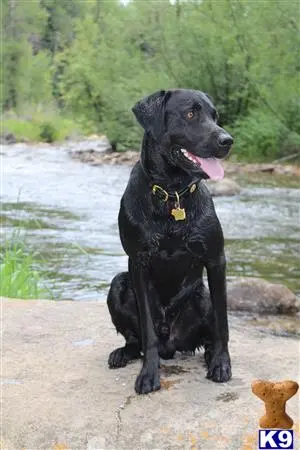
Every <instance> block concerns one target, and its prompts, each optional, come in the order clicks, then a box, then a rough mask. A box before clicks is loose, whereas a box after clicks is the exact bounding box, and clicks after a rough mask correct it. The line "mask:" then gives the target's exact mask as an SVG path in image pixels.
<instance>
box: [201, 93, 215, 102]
mask: <svg viewBox="0 0 300 450" xmlns="http://www.w3.org/2000/svg"><path fill="white" fill-rule="evenodd" d="M203 94H204V95H205V96H206V97H207V98H208V100H210V101H211V102H212V103H213V102H214V101H213V99H212V98H211V96H210V95H208V94H207V93H206V92H203Z"/></svg>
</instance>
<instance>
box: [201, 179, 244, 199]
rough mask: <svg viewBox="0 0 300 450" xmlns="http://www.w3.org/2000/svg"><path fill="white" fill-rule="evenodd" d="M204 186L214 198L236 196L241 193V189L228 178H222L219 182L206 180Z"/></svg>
mask: <svg viewBox="0 0 300 450" xmlns="http://www.w3.org/2000/svg"><path fill="white" fill-rule="evenodd" d="M206 184H207V187H208V189H209V191H210V193H211V195H212V196H214V197H218V196H227V195H228V196H231V195H237V194H239V193H240V192H241V187H240V186H239V185H238V184H237V183H236V182H235V181H233V180H230V179H229V178H224V179H223V180H220V181H212V180H207V181H206Z"/></svg>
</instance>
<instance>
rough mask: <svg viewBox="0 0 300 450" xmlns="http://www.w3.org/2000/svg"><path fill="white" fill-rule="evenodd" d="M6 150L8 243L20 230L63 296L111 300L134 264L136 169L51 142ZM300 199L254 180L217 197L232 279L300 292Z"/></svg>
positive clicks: (4, 226) (4, 223) (292, 191)
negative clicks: (128, 218) (125, 217)
mask: <svg viewBox="0 0 300 450" xmlns="http://www.w3.org/2000/svg"><path fill="white" fill-rule="evenodd" d="M1 151H2V155H1V158H2V168H1V173H2V174H3V178H2V181H1V216H0V220H1V237H2V238H4V239H2V242H4V240H5V239H10V238H11V235H12V233H13V232H14V230H16V227H17V228H18V230H19V232H21V234H22V235H23V238H24V239H25V242H26V246H27V248H28V249H30V250H31V251H34V252H37V255H38V258H40V266H39V269H40V270H42V271H43V272H44V275H45V277H46V280H47V281H46V283H47V285H48V287H49V288H50V289H51V292H52V293H53V295H54V296H55V297H56V298H60V299H74V300H91V299H94V300H95V299H99V300H104V299H105V297H106V293H107V290H108V286H109V283H110V280H111V279H112V277H113V276H114V275H115V274H116V273H117V272H119V271H122V270H126V268H127V257H126V255H125V254H124V252H123V249H122V247H121V244H120V240H119V236H118V227H117V215H118V209H119V203H120V198H121V196H122V192H123V190H124V188H125V186H126V183H127V180H128V177H129V174H130V170H131V168H130V167H128V166H123V165H122V166H97V167H96V166H94V167H93V166H89V165H86V164H83V163H81V162H79V161H76V160H73V159H71V158H70V156H69V155H68V151H67V149H66V148H56V147H50V146H46V145H45V146H44V147H40V146H39V147H35V148H29V147H28V146H24V145H22V144H17V145H15V146H9V147H6V146H4V147H2V150H1ZM299 199H300V189H296V188H287V187H286V188H285V187H272V188H269V187H264V186H253V185H246V186H244V187H243V190H242V192H241V194H240V195H238V196H235V197H218V198H215V200H214V201H215V206H216V210H217V213H218V216H219V218H220V221H221V224H222V226H223V231H224V235H225V240H226V255H227V260H228V278H229V279H232V278H235V277H237V276H242V275H243V276H257V277H263V278H266V279H269V280H271V281H275V282H282V283H284V284H286V285H287V286H288V287H290V288H291V289H292V290H293V291H294V292H296V293H298V294H299V293H300V267H299V242H300V220H299Z"/></svg>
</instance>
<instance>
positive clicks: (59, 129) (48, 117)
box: [1, 111, 82, 142]
mask: <svg viewBox="0 0 300 450" xmlns="http://www.w3.org/2000/svg"><path fill="white" fill-rule="evenodd" d="M22 117H23V115H21V118H20V117H19V116H16V115H15V114H12V113H11V114H5V115H4V117H3V119H2V123H1V129H2V131H3V132H10V133H13V134H14V136H15V137H16V139H17V140H18V141H23V140H25V141H26V140H30V141H33V142H38V141H45V142H53V141H62V140H64V139H66V138H69V137H72V136H77V135H80V134H82V130H81V127H80V125H79V124H78V123H75V122H74V121H73V120H71V119H66V118H62V117H60V116H59V114H58V113H55V112H52V113H51V114H45V113H42V112H39V111H35V112H33V113H32V114H28V115H27V118H26V119H24V118H22Z"/></svg>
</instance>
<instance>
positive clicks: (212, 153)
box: [107, 89, 233, 394]
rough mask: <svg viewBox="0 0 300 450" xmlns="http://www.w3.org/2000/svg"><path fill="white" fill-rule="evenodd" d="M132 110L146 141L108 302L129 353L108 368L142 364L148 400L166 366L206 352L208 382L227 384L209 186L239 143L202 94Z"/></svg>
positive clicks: (222, 288)
mask: <svg viewBox="0 0 300 450" xmlns="http://www.w3.org/2000/svg"><path fill="white" fill-rule="evenodd" d="M132 110H133V112H134V114H135V116H136V118H137V120H138V122H139V124H140V125H141V126H142V127H143V128H144V131H145V132H144V138H143V143H142V150H141V158H140V161H139V162H138V163H137V164H136V165H135V166H134V168H133V170H132V172H131V175H130V179H129V182H128V185H127V187H126V190H125V192H124V195H123V197H122V200H121V206H120V212H119V230H120V237H121V242H122V245H123V248H124V250H125V252H126V253H127V255H128V256H129V260H128V272H123V273H119V274H118V275H116V276H115V277H114V279H113V280H112V283H111V287H110V291H109V294H108V299H107V302H108V308H109V311H110V314H111V318H112V322H113V324H114V325H115V327H116V330H117V332H119V333H121V334H122V335H123V336H124V338H125V341H126V343H125V346H124V347H121V348H117V349H116V350H114V351H113V352H112V353H111V354H110V356H109V360H108V364H109V367H110V368H116V367H123V366H125V365H126V364H127V363H128V362H129V361H131V360H133V359H136V358H140V357H141V354H142V355H143V366H142V370H141V372H140V374H139V376H138V377H137V379H136V383H135V390H136V392H137V393H139V394H146V393H148V392H151V391H155V390H157V389H159V388H160V380H159V365H160V357H161V358H164V359H168V358H172V357H173V356H174V354H175V352H176V351H179V352H195V350H196V349H198V348H199V347H204V350H205V353H204V357H205V362H206V364H207V367H208V372H207V377H208V378H210V379H211V380H213V381H217V382H225V381H228V380H229V379H230V378H231V366H230V357H229V353H228V324H227V306H226V281H225V256H224V239H223V233H222V229H221V225H220V223H219V220H218V218H217V216H216V212H215V208H214V205H213V201H212V199H211V195H210V193H209V192H208V189H207V188H206V186H205V184H204V183H203V182H202V180H203V179H207V178H211V179H221V178H222V177H223V174H224V172H223V168H222V166H221V164H220V162H219V159H220V158H223V157H225V156H226V155H227V153H228V152H229V150H230V147H231V145H232V143H233V139H232V137H231V136H230V135H229V134H228V133H227V132H226V131H225V130H224V129H222V128H221V127H219V126H218V125H217V112H216V109H215V107H214V105H213V103H212V101H211V99H210V97H209V96H208V95H207V94H204V93H202V92H200V91H195V90H188V89H174V90H169V91H159V92H156V93H154V94H152V95H150V96H149V97H146V98H144V99H142V100H141V101H139V102H138V103H137V104H136V105H135V106H134V107H133V109H132ZM204 267H205V268H206V271H207V278H208V285H209V291H210V292H209V291H208V290H207V288H206V287H205V285H204V283H203V268H204Z"/></svg>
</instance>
